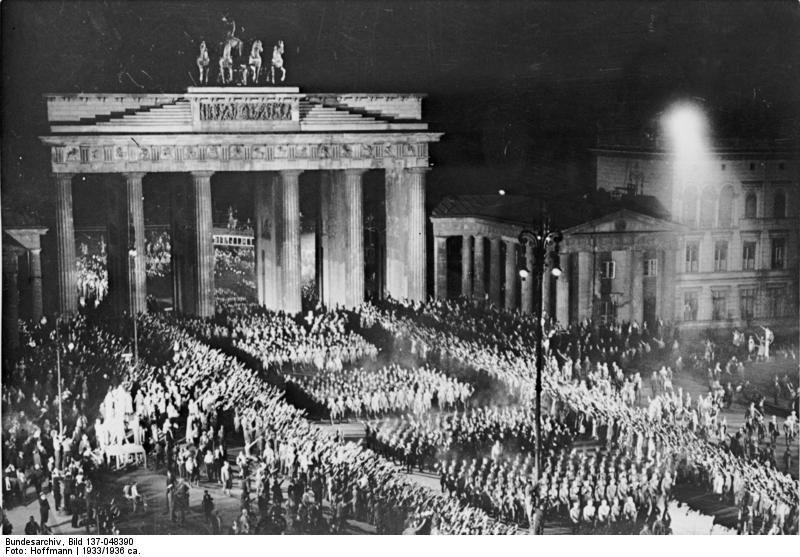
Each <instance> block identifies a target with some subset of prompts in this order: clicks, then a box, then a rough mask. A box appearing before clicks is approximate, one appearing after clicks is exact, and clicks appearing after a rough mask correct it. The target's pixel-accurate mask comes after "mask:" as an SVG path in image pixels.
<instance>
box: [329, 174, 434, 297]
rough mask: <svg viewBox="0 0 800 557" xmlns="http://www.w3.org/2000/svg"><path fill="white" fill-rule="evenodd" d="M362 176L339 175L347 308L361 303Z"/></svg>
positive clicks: (362, 293) (362, 264) (362, 291)
mask: <svg viewBox="0 0 800 557" xmlns="http://www.w3.org/2000/svg"><path fill="white" fill-rule="evenodd" d="M364 172H365V171H364V170H360V169H352V170H345V171H344V172H343V174H344V197H345V204H344V210H345V232H346V238H347V253H346V262H347V268H346V275H347V279H346V280H347V283H346V296H345V304H346V305H347V307H350V308H353V307H355V306H357V305H359V304H360V303H361V302H363V301H364V201H363V186H362V182H361V180H362V177H363V176H364ZM423 207H424V197H423ZM423 215H424V209H423ZM423 257H424V250H423Z"/></svg>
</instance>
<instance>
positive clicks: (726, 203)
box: [717, 186, 733, 228]
mask: <svg viewBox="0 0 800 557" xmlns="http://www.w3.org/2000/svg"><path fill="white" fill-rule="evenodd" d="M732 221H733V188H732V187H731V186H725V187H724V188H722V191H721V192H720V194H719V208H718V209H717V224H718V226H720V227H722V228H729V227H730V226H731V223H732Z"/></svg>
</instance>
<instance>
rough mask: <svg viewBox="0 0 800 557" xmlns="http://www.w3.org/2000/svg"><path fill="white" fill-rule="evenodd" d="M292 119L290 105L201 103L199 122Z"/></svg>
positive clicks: (230, 102) (234, 101) (283, 103)
mask: <svg viewBox="0 0 800 557" xmlns="http://www.w3.org/2000/svg"><path fill="white" fill-rule="evenodd" d="M291 119H292V103H290V102H267V101H238V100H224V101H201V102H200V120H203V121H212V122H224V121H243V120H256V121H287V120H291Z"/></svg>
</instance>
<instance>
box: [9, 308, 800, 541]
mask: <svg viewBox="0 0 800 557" xmlns="http://www.w3.org/2000/svg"><path fill="white" fill-rule="evenodd" d="M115 326H116V325H115ZM124 326H127V325H124ZM124 326H122V327H124ZM116 327H119V326H116ZM540 330H541V334H542V335H543V343H544V345H545V353H546V354H547V356H546V357H545V359H544V361H543V362H542V365H543V368H544V374H543V391H544V392H543V395H544V396H543V399H542V410H543V420H542V445H543V447H544V457H543V465H542V469H541V470H536V471H534V470H533V454H534V443H535V433H534V432H535V426H534V423H535V419H536V418H535V416H536V412H535V411H534V406H533V405H534V403H535V402H534V401H535V400H536V377H535V369H536V366H535V364H536V356H535V353H534V350H533V342H532V341H533V340H534V339H535V338H536V335H538V334H540ZM138 331H139V334H138V350H137V352H138V354H139V361H138V362H134V364H135V365H132V364H131V352H132V350H131V342H130V335H129V331H126V330H124V329H123V330H117V329H115V328H114V327H113V326H111V325H108V324H101V325H96V324H90V323H88V322H87V321H86V319H85V318H78V319H77V320H74V321H72V322H71V323H70V324H69V327H68V330H67V329H66V328H64V330H63V331H59V333H58V334H56V333H55V332H54V330H53V327H52V325H50V324H46V323H45V324H40V325H37V326H28V327H26V328H25V329H24V330H23V334H22V338H23V341H24V342H23V344H24V345H25V346H27V348H26V350H25V351H23V356H22V358H21V359H20V360H19V362H18V363H17V365H16V367H13V368H11V369H10V370H9V371H5V370H4V377H3V379H4V381H5V385H9V386H11V388H4V392H3V402H4V409H9V408H10V409H12V411H11V412H4V416H3V418H4V420H3V442H4V447H3V451H4V455H3V456H4V462H6V463H10V465H11V466H13V468H7V469H6V470H4V474H3V480H4V491H6V487H7V486H8V490H7V494H8V495H10V496H11V497H12V498H13V497H14V496H15V495H16V496H19V495H20V494H21V495H24V494H25V491H26V488H27V485H29V484H31V485H34V487H35V488H36V491H37V493H39V494H41V493H45V494H47V493H49V492H51V491H52V492H53V493H55V489H56V488H55V485H56V484H58V489H59V493H60V497H62V496H63V497H64V498H65V499H63V502H64V505H67V504H68V503H67V502H66V501H67V498H66V492H65V490H66V486H67V484H69V485H70V488H69V492H70V493H69V498H68V500H69V501H70V502H69V507H70V508H71V509H74V508H76V507H75V505H78V508H80V509H82V510H81V512H79V513H76V515H77V516H78V521H79V522H80V521H81V520H83V521H84V522H85V523H86V524H89V523H90V522H92V520H94V523H96V524H99V523H100V522H101V517H100V511H99V509H100V507H101V505H98V504H97V503H96V502H91V501H92V493H95V492H96V490H94V489H93V488H92V483H93V482H94V481H95V478H96V477H97V476H96V469H98V468H103V467H104V466H105V465H106V463H107V462H108V453H109V450H110V448H113V447H115V446H119V445H126V444H130V445H137V446H138V445H141V446H142V447H143V448H144V450H146V451H147V452H148V453H149V454H150V455H151V456H152V458H153V459H154V460H155V462H156V464H157V466H158V468H159V469H163V470H164V472H165V473H166V500H167V503H168V509H169V511H168V512H169V515H170V517H171V518H172V519H173V520H176V521H177V520H180V521H182V520H183V518H184V516H185V514H186V512H187V509H188V508H189V502H190V498H191V496H192V495H191V493H192V490H191V488H192V486H195V487H197V486H199V485H200V483H201V481H202V482H210V483H217V484H218V485H219V486H220V487H221V489H222V491H223V493H224V494H226V495H233V493H234V490H235V491H236V492H237V494H238V495H237V496H238V497H239V500H240V503H241V507H240V512H239V514H237V518H236V519H235V521H233V523H232V524H231V526H230V529H226V528H225V526H224V525H222V524H221V521H220V517H219V514H218V513H216V512H215V511H214V509H213V502H212V500H211V498H210V496H209V497H208V498H204V499H203V504H202V506H203V509H204V513H205V514H206V521H207V524H209V528H210V529H211V530H212V531H220V532H221V531H231V532H235V533H240V534H244V533H330V532H340V531H343V530H345V529H347V528H348V527H349V525H348V521H358V522H365V523H369V524H372V525H374V526H375V528H376V530H377V531H378V532H379V533H401V532H404V531H417V532H426V533H427V532H430V533H445V534H448V533H495V534H509V533H517V532H519V531H521V530H522V529H525V528H528V529H530V530H531V531H533V532H536V533H539V532H541V530H542V527H543V524H544V523H545V522H547V521H550V520H553V519H556V520H562V521H568V522H569V523H571V524H572V525H573V528H574V529H575V531H580V532H586V533H589V532H592V533H603V532H612V533H623V532H624V533H631V532H639V531H641V532H644V533H668V532H669V531H670V516H669V511H668V506H669V503H670V501H671V500H672V499H678V500H681V498H683V497H684V496H685V493H686V492H687V491H693V492H697V491H700V492H702V493H705V494H709V495H710V496H713V497H715V498H717V499H718V500H719V499H722V500H725V501H728V502H730V503H731V504H734V505H736V506H737V507H738V509H739V512H740V517H739V524H738V528H739V530H740V531H741V532H748V533H768V532H769V533H797V529H798V526H797V524H798V500H797V499H798V495H797V493H798V484H797V481H795V480H793V479H792V478H791V477H790V476H789V475H788V474H786V473H784V472H781V471H780V470H779V469H778V466H777V462H776V456H775V454H774V447H775V446H776V445H777V444H778V443H777V441H778V439H779V437H780V434H781V430H780V429H779V427H778V424H777V422H776V421H769V422H766V420H763V415H764V413H763V411H760V410H759V408H758V405H757V404H753V405H752V406H750V407H749V408H748V411H747V414H746V416H745V417H746V420H745V424H744V425H743V426H742V428H741V429H740V430H738V431H728V427H727V423H726V422H725V420H724V419H721V415H722V413H721V410H722V409H723V408H724V407H725V405H726V404H728V403H729V399H728V398H726V392H725V389H724V388H723V389H719V388H717V385H719V384H720V383H721V382H720V381H719V379H718V378H715V377H713V374H712V377H711V378H712V379H713V380H714V381H713V382H712V383H711V384H710V385H709V387H710V390H709V393H708V395H706V396H696V397H694V399H693V398H692V397H691V396H689V394H688V393H684V392H683V390H682V389H680V388H679V387H677V388H676V387H675V386H674V384H673V381H674V379H675V375H674V373H675V372H673V366H674V367H675V369H676V370H679V369H680V363H681V360H680V351H679V350H678V348H679V341H678V339H677V338H675V337H674V335H672V336H671V335H670V332H669V331H668V327H667V326H665V325H663V324H659V326H658V327H656V328H655V330H652V331H648V330H647V328H646V327H644V326H642V327H640V326H638V325H636V324H608V325H600V324H595V323H591V322H584V323H581V324H576V325H573V326H570V327H568V328H560V327H558V326H557V325H556V324H554V323H551V322H550V320H549V319H547V318H544V319H538V318H535V317H532V316H529V315H522V314H510V313H505V312H501V311H498V310H495V309H491V308H489V309H487V308H482V307H476V306H475V305H473V304H470V303H468V302H465V301H452V302H443V301H436V302H429V303H426V304H420V303H401V302H396V301H386V302H381V303H380V304H378V305H372V304H364V305H362V306H359V307H358V308H355V310H353V311H352V312H346V311H336V312H322V311H311V312H309V313H308V314H300V315H297V316H291V315H286V314H283V313H272V312H268V311H265V310H263V309H258V308H255V307H252V306H250V305H249V304H247V303H246V302H245V301H244V300H239V301H236V300H232V301H230V302H229V303H225V304H221V305H220V306H219V307H218V312H217V314H216V315H215V317H213V318H210V319H197V318H191V317H186V316H171V317H168V316H165V315H161V314H150V315H143V316H140V317H139V319H138ZM376 332H380V333H381V335H377V334H376ZM377 338H380V339H389V341H390V342H391V346H383V345H382V343H379V342H378V341H377V340H375V339H377ZM368 339H371V340H372V341H373V342H370V341H369V340H368ZM378 345H380V346H381V350H382V351H383V350H384V349H385V350H386V351H387V352H388V353H390V354H391V355H392V356H393V357H397V358H400V359H401V360H402V361H404V362H409V363H408V364H406V365H407V367H401V366H399V365H397V364H392V365H388V366H385V367H378V364H377V361H376V359H377V358H378V355H379V351H378V348H377V346H378ZM56 355H58V358H59V361H60V362H61V364H62V366H63V372H64V373H63V377H64V381H63V382H62V389H63V396H62V400H61V405H59V404H58V401H57V400H54V398H53V396H52V394H51V395H50V396H44V397H43V398H40V396H41V395H40V394H39V393H41V392H44V393H56V392H58V389H57V385H55V383H54V382H55V379H54V376H55V375H54V367H56V366H54V360H55V359H56ZM655 361H658V362H660V363H659V364H658V366H656V367H653V366H652V365H651V364H652V363H653V362H655ZM411 362H413V363H411ZM648 365H649V366H650V367H649V368H648V367H647V366H648ZM730 369H732V370H734V371H733V372H734V373H741V372H740V371H739V370H738V368H736V367H731V368H730ZM464 370H470V373H468V374H465V373H464ZM644 370H649V371H647V373H642V372H643V371H644ZM654 370H655V371H654ZM262 371H267V372H271V371H274V372H279V373H281V374H282V375H283V376H284V377H286V379H287V382H291V383H293V384H294V385H296V386H297V387H299V389H300V390H302V391H303V392H305V393H307V394H308V395H309V396H310V398H311V399H312V400H315V401H316V402H318V403H320V404H323V405H325V406H326V407H327V408H328V410H329V412H330V417H331V418H332V419H333V420H342V419H351V418H355V419H359V418H364V419H373V421H371V422H370V423H369V424H368V427H367V434H366V442H365V444H364V445H365V446H362V445H360V444H357V443H347V442H344V441H343V440H342V439H341V438H339V437H338V436H335V435H332V434H330V433H326V432H325V431H323V429H321V428H319V427H317V426H315V425H314V424H312V423H311V422H309V420H308V419H306V417H305V415H304V412H303V410H302V409H298V408H296V407H294V406H292V405H291V404H289V403H288V402H287V400H286V398H285V394H284V391H283V390H282V388H281V387H279V386H276V385H275V384H273V383H270V382H268V381H267V380H268V378H269V373H267V374H264V373H262ZM722 373H725V372H724V371H722ZM470 374H472V375H470ZM643 375H644V377H648V378H649V386H650V390H649V392H648V390H647V389H646V387H645V384H644V381H646V379H643ZM472 376H475V377H482V378H485V379H486V380H488V381H490V383H491V384H496V385H498V388H497V390H496V392H497V393H501V392H502V393H513V394H512V395H509V396H505V395H504V396H503V398H504V399H505V400H504V401H503V403H502V405H500V406H497V405H489V406H477V407H470V408H467V406H468V402H469V400H470V397H471V396H472V395H473V391H474V390H475V385H476V383H475V382H474V381H472V380H467V379H464V377H472ZM278 384H280V383H278ZM42 385H44V386H45V388H43V389H42V388H40V387H41V386H42ZM59 407H60V408H61V415H62V416H63V421H64V423H65V428H64V431H62V432H58V431H57V428H56V427H55V426H54V424H55V420H56V419H57V416H58V415H59V412H58V410H59ZM459 407H460V408H459ZM434 408H435V410H434ZM762 410H763V408H762ZM387 413H396V414H399V415H397V416H395V417H393V418H390V419H381V420H380V421H376V420H375V419H376V418H379V417H380V418H384V416H385V414H387ZM765 422H766V423H765ZM783 434H784V437H785V439H786V445H787V449H788V446H789V444H790V443H791V441H792V440H793V439H794V437H795V436H796V435H797V419H796V415H790V417H789V419H787V420H786V422H785V423H784V425H783ZM239 436H241V440H242V442H243V447H242V449H241V452H240V453H239V454H238V455H236V457H235V465H234V463H233V462H232V461H231V458H230V446H229V445H230V443H231V440H232V439H236V441H237V443H238V441H239V439H240V438H239ZM767 439H769V440H770V441H771V446H772V447H773V452H770V451H769V450H765V445H764V443H765V442H767ZM576 440H581V441H582V442H584V443H585V444H588V445H590V446H589V447H588V448H587V447H583V446H581V447H580V448H577V447H576V445H575V443H576ZM768 446H769V445H767V447H768ZM787 454H788V451H787ZM392 461H394V462H392ZM415 467H419V468H421V469H425V470H435V471H437V472H438V473H439V476H440V482H441V487H442V492H441V493H435V492H433V491H432V490H430V489H428V488H425V487H422V486H421V485H419V484H418V483H417V482H416V481H415V480H414V479H413V478H410V477H408V476H407V475H406V472H408V471H412V470H413V469H414V468H415ZM20 471H21V473H20ZM78 477H79V478H80V480H81V481H80V482H78V481H77V480H76V478H78ZM37 485H38V486H39V487H36V486H37ZM87 486H88V487H87ZM20 488H21V489H20ZM87 489H88V495H87ZM284 494H285V495H284ZM6 500H8V499H6ZM76 502H77V503H76ZM61 503H62V501H61V500H57V506H60V505H61ZM104 513H105V511H104ZM111 514H112V515H113V513H111ZM43 516H44V515H43ZM104 516H105V514H104ZM44 522H45V523H46V521H44ZM108 529H112V530H113V524H110V525H109V526H108Z"/></svg>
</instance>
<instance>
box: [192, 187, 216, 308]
mask: <svg viewBox="0 0 800 557" xmlns="http://www.w3.org/2000/svg"><path fill="white" fill-rule="evenodd" d="M212 174H213V172H192V181H193V184H192V185H193V190H194V192H193V193H194V196H193V197H194V224H195V238H194V239H195V257H196V269H197V276H196V282H195V292H196V297H197V298H196V308H195V314H196V315H198V316H200V317H211V316H213V315H214V237H213V226H214V224H213V221H212V215H211V176H212Z"/></svg>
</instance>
